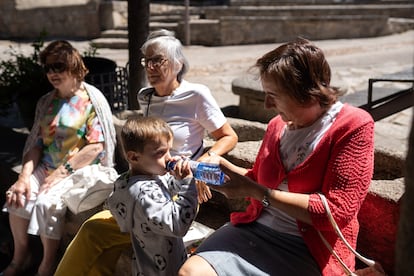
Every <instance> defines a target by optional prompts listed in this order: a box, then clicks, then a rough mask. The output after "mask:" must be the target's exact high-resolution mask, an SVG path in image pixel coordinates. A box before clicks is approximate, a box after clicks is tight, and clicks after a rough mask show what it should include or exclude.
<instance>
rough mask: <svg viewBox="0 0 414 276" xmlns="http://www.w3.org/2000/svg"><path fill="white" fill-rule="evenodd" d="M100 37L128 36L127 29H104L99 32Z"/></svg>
mask: <svg viewBox="0 0 414 276" xmlns="http://www.w3.org/2000/svg"><path fill="white" fill-rule="evenodd" d="M100 38H128V30H127V29H116V30H105V31H102V32H101V37H100Z"/></svg>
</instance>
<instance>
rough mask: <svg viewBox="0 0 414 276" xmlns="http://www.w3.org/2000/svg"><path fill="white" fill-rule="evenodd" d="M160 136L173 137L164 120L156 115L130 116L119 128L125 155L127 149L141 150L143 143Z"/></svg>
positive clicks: (157, 139) (156, 139) (155, 139)
mask: <svg viewBox="0 0 414 276" xmlns="http://www.w3.org/2000/svg"><path fill="white" fill-rule="evenodd" d="M162 138H167V140H168V141H169V140H171V139H173V132H172V130H171V128H170V126H169V125H168V124H167V123H166V122H165V121H164V120H162V119H160V118H157V117H131V118H129V119H128V120H127V121H126V122H125V124H124V126H123V127H122V130H121V142H122V147H123V149H124V153H125V156H126V153H127V152H128V151H136V152H143V151H144V148H145V145H147V144H148V143H151V142H158V141H160V140H161V139H162Z"/></svg>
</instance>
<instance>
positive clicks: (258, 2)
mask: <svg viewBox="0 0 414 276" xmlns="http://www.w3.org/2000/svg"><path fill="white" fill-rule="evenodd" d="M400 3H401V4H404V3H406V4H407V3H412V0H355V1H352V0H229V5H230V6H281V5H327V4H328V5H329V4H333V5H344V4H345V5H346V4H400Z"/></svg>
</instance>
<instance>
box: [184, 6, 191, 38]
mask: <svg viewBox="0 0 414 276" xmlns="http://www.w3.org/2000/svg"><path fill="white" fill-rule="evenodd" d="M184 5H185V15H184V29H185V30H184V34H185V42H184V43H185V45H190V44H191V35H190V11H189V6H190V0H185V1H184Z"/></svg>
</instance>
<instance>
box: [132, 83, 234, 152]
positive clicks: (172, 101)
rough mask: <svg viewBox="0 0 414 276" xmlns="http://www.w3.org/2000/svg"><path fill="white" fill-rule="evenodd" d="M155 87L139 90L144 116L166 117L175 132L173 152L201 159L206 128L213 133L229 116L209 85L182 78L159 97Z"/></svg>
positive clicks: (164, 118)
mask: <svg viewBox="0 0 414 276" xmlns="http://www.w3.org/2000/svg"><path fill="white" fill-rule="evenodd" d="M154 92H155V90H154V88H153V87H146V88H143V89H141V90H140V91H139V92H138V102H139V104H140V107H141V109H142V111H143V113H144V116H154V117H159V118H161V119H163V120H165V121H166V122H167V123H168V125H169V126H170V127H171V129H172V130H173V133H174V142H173V146H172V149H171V155H187V156H189V157H192V159H197V158H198V157H199V156H201V154H202V152H203V138H204V136H205V131H207V132H208V133H211V132H213V131H215V130H217V129H219V128H220V127H222V126H223V125H224V124H225V123H226V121H227V120H226V117H225V116H224V114H223V112H222V111H221V109H220V107H219V106H218V104H217V102H216V100H215V99H214V98H213V95H212V94H211V92H210V90H209V88H208V87H207V86H205V85H202V84H196V83H190V82H187V81H185V80H182V81H181V83H180V86H179V87H178V88H177V89H175V90H174V91H173V92H172V94H171V95H169V96H164V97H159V96H156V95H155V93H154Z"/></svg>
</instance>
